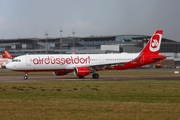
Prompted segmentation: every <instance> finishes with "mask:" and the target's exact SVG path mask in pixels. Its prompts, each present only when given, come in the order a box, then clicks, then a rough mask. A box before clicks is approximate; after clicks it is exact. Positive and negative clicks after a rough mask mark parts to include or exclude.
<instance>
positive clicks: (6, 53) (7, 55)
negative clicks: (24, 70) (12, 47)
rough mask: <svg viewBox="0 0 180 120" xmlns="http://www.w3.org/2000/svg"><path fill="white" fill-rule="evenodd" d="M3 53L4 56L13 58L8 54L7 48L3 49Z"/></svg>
mask: <svg viewBox="0 0 180 120" xmlns="http://www.w3.org/2000/svg"><path fill="white" fill-rule="evenodd" d="M4 54H5V57H6V58H10V59H12V58H13V57H12V56H11V54H10V53H9V52H8V51H7V50H4Z"/></svg>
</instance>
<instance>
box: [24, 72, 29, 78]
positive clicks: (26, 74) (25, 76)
mask: <svg viewBox="0 0 180 120" xmlns="http://www.w3.org/2000/svg"><path fill="white" fill-rule="evenodd" d="M27 79H28V73H27V72H25V75H24V80H27Z"/></svg>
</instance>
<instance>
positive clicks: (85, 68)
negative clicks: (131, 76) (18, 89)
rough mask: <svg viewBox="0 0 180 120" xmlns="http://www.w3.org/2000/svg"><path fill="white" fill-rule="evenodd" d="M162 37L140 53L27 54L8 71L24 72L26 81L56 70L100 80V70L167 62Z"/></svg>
mask: <svg viewBox="0 0 180 120" xmlns="http://www.w3.org/2000/svg"><path fill="white" fill-rule="evenodd" d="M162 34H163V30H157V31H156V32H155V33H154V34H153V36H152V37H151V39H150V40H149V41H148V43H147V44H146V46H145V47H144V48H143V49H142V51H141V52H139V53H116V54H45V55H23V56H18V57H15V58H14V59H13V61H12V62H10V63H8V64H7V65H6V68H7V69H10V70H13V71H20V72H24V73H25V75H24V79H25V80H26V79H28V73H29V72H37V71H52V72H53V74H54V75H57V76H62V75H66V74H68V73H70V72H74V75H76V76H78V77H79V78H84V77H85V76H87V75H89V74H90V73H92V78H99V74H98V73H97V71H99V70H109V69H110V70H124V69H131V68H135V67H140V66H144V65H147V64H150V63H154V62H157V61H159V60H163V59H165V58H166V56H164V55H160V54H159V50H160V45H161V40H162Z"/></svg>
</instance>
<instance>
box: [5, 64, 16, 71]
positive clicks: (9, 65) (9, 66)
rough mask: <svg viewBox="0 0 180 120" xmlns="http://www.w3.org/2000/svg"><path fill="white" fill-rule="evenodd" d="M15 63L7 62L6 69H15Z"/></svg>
mask: <svg viewBox="0 0 180 120" xmlns="http://www.w3.org/2000/svg"><path fill="white" fill-rule="evenodd" d="M13 68H14V67H13V65H12V63H11V62H10V63H8V64H6V69H9V70H13Z"/></svg>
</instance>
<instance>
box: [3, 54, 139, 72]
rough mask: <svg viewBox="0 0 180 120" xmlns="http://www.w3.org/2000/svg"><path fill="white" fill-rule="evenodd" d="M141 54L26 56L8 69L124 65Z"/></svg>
mask: <svg viewBox="0 0 180 120" xmlns="http://www.w3.org/2000/svg"><path fill="white" fill-rule="evenodd" d="M138 55H139V53H133V54H130V53H118V54H48V55H24V56H19V57H16V58H14V60H13V62H10V63H8V64H7V65H6V67H7V68H8V69H10V70H34V71H36V70H59V69H74V68H75V67H81V66H88V67H93V66H106V65H113V64H122V63H126V62H129V61H132V60H133V59H135V58H137V57H138Z"/></svg>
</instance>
